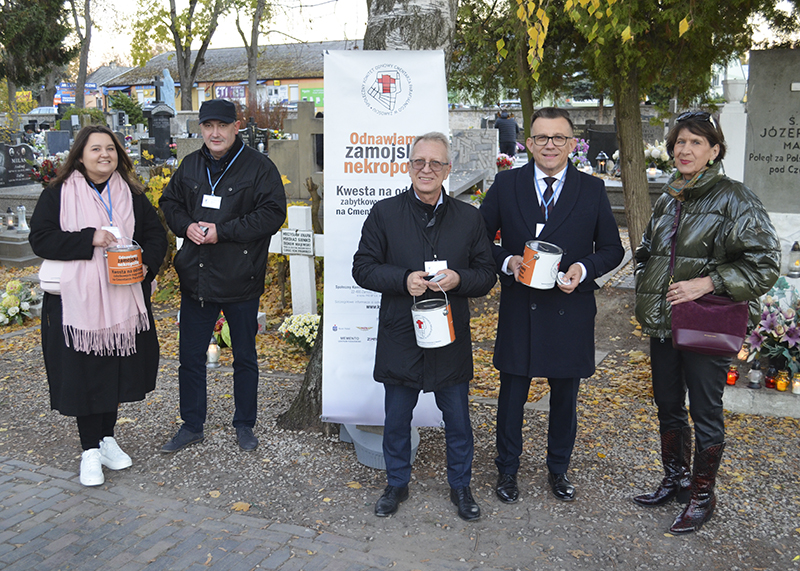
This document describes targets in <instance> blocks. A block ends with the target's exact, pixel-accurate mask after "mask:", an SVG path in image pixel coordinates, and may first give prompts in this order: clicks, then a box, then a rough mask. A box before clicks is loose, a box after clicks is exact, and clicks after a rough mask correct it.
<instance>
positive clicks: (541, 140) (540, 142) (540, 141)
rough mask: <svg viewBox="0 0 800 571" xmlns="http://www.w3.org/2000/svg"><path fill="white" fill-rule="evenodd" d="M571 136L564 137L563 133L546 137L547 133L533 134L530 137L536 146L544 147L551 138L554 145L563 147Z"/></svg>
mask: <svg viewBox="0 0 800 571" xmlns="http://www.w3.org/2000/svg"><path fill="white" fill-rule="evenodd" d="M571 138H572V137H565V136H564V135H553V136H552V137H548V136H547V135H534V136H533V137H531V139H533V142H534V144H536V146H538V147H544V146H545V145H547V143H548V142H550V141H551V140H552V141H553V144H554V145H555V146H556V147H563V146H564V145H566V144H567V141H569V140H570V139H571Z"/></svg>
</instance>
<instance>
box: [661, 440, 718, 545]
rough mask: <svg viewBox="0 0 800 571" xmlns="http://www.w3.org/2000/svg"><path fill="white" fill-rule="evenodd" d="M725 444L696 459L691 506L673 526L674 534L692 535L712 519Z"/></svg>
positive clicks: (689, 505) (708, 449) (713, 447)
mask: <svg viewBox="0 0 800 571" xmlns="http://www.w3.org/2000/svg"><path fill="white" fill-rule="evenodd" d="M724 449H725V443H724V442H723V443H721V444H714V445H713V446H709V447H708V448H706V449H705V450H703V451H702V452H698V453H696V454H695V457H694V474H693V476H692V497H691V499H690V500H689V504H688V505H687V506H686V507H685V508H683V512H681V515H679V516H678V517H677V518H675V522H674V523H673V524H672V527H670V528H669V530H670V531H671V532H672V533H691V532H693V531H698V530H699V529H700V528H701V527H702V526H703V524H704V523H705V522H707V521H708V520H709V519H711V514H713V513H714V508H715V507H716V506H717V497H716V496H715V495H714V486H715V485H716V483H717V471H718V470H719V463H720V461H721V460H722V451H723V450H724Z"/></svg>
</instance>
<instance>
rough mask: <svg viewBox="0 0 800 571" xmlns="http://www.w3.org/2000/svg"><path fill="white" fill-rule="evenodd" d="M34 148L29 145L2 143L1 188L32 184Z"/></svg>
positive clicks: (0, 160) (0, 144)
mask: <svg viewBox="0 0 800 571" xmlns="http://www.w3.org/2000/svg"><path fill="white" fill-rule="evenodd" d="M32 160H33V148H32V147H30V146H29V145H25V144H22V145H6V144H5V143H0V186H20V185H23V184H30V182H31V165H30V164H29V163H28V161H32Z"/></svg>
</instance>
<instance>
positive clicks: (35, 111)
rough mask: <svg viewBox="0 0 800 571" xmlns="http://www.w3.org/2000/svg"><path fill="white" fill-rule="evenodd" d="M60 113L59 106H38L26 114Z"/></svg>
mask: <svg viewBox="0 0 800 571" xmlns="http://www.w3.org/2000/svg"><path fill="white" fill-rule="evenodd" d="M56 113H58V107H37V108H36V109H31V110H30V111H28V112H27V113H25V115H55V114H56Z"/></svg>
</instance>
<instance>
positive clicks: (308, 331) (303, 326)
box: [278, 313, 319, 353]
mask: <svg viewBox="0 0 800 571" xmlns="http://www.w3.org/2000/svg"><path fill="white" fill-rule="evenodd" d="M318 328H319V315H312V314H311V313H302V314H300V315H290V316H289V317H287V318H286V319H285V320H284V322H283V323H281V326H280V327H278V333H280V334H281V335H283V337H284V339H286V341H288V342H289V343H291V344H292V345H295V346H296V347H299V348H300V349H302V350H303V351H304V352H306V353H310V352H311V348H312V347H313V346H314V341H315V340H316V339H317V329H318Z"/></svg>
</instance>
